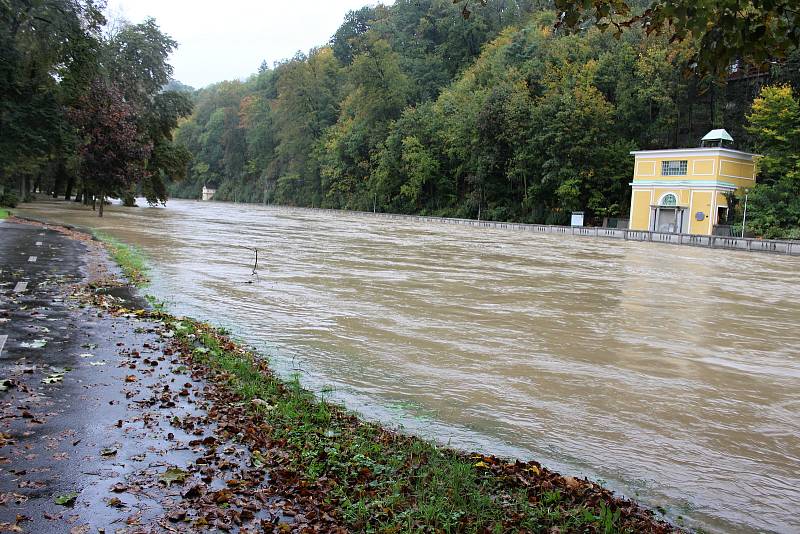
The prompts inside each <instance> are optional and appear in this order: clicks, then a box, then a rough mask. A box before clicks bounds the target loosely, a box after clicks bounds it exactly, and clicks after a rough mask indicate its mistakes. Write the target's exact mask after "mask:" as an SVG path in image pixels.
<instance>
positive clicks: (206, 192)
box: [202, 186, 217, 201]
mask: <svg viewBox="0 0 800 534" xmlns="http://www.w3.org/2000/svg"><path fill="white" fill-rule="evenodd" d="M216 192H217V190H216V189H209V188H208V187H206V186H203V196H202V200H203V201H208V200H211V199H212V198H214V194H215V193H216Z"/></svg>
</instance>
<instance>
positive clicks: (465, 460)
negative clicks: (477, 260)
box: [159, 314, 673, 533]
mask: <svg viewBox="0 0 800 534" xmlns="http://www.w3.org/2000/svg"><path fill="white" fill-rule="evenodd" d="M159 317H160V318H161V320H164V321H165V322H166V324H167V326H168V327H169V328H170V329H172V330H173V331H174V332H175V335H176V340H177V342H178V343H180V344H181V345H182V347H181V350H182V351H183V352H184V353H185V354H187V353H188V354H191V359H192V364H193V365H194V366H206V367H209V368H212V369H214V370H216V371H217V372H218V373H217V374H216V375H215V376H218V377H223V381H224V382H225V387H227V388H229V389H230V390H231V391H232V392H233V393H234V394H235V398H236V399H240V400H241V401H242V402H244V403H245V405H247V406H249V407H250V410H251V411H252V412H255V415H256V416H257V419H258V420H259V421H263V422H265V423H267V428H269V429H270V430H269V435H268V436H262V437H260V438H259V439H266V440H267V441H265V442H263V443H269V444H270V445H269V446H271V447H275V446H276V444H277V446H278V447H280V449H281V450H282V451H283V453H284V454H283V456H284V457H285V462H283V463H282V464H281V466H280V467H281V469H289V470H290V471H292V472H294V473H295V474H296V475H297V476H298V477H299V478H300V479H301V480H302V481H303V484H304V485H305V487H306V488H307V489H308V490H309V491H317V492H319V493H320V499H321V500H323V501H324V502H325V503H327V504H329V505H332V506H334V507H335V509H336V510H337V516H338V518H339V520H341V521H342V522H343V523H344V524H345V525H346V526H347V528H348V529H350V530H351V531H359V532H445V533H451V532H475V533H477V532H490V533H493V532H497V533H505V532H548V533H552V532H602V533H612V532H659V533H661V532H671V531H673V527H671V526H670V525H667V524H666V523H663V522H659V521H657V520H656V519H655V518H654V517H653V515H652V513H651V512H649V511H647V510H644V509H642V508H640V507H639V506H637V505H636V504H634V503H632V502H630V501H627V500H622V499H617V498H615V497H614V496H613V495H612V493H611V492H609V491H608V490H605V489H604V488H602V487H600V486H599V485H597V484H595V483H593V482H589V481H586V480H577V479H574V478H572V477H562V476H561V475H559V474H558V473H555V472H552V471H550V470H548V469H546V468H544V467H542V466H541V465H540V464H538V463H536V462H519V461H507V460H503V459H499V458H496V457H494V456H487V455H479V454H474V455H469V454H466V453H463V452H460V451H457V450H453V449H450V448H443V447H440V446H438V445H436V444H435V443H432V442H429V441H426V440H423V439H420V438H416V437H413V436H407V435H403V434H398V433H396V432H393V431H389V430H387V429H384V428H382V427H380V426H378V425H376V424H372V423H367V422H364V421H362V420H360V419H359V418H358V417H356V416H355V415H353V414H352V413H349V412H348V411H347V410H345V409H344V408H342V407H341V406H338V405H335V404H331V403H329V402H327V401H325V399H324V398H317V397H315V396H314V395H313V394H312V393H310V392H309V391H306V390H304V389H303V388H302V387H301V385H300V382H299V380H298V378H297V377H294V379H292V380H290V381H283V380H281V379H280V378H278V377H276V376H275V375H274V374H273V372H272V371H271V370H270V368H269V367H268V365H267V363H266V362H265V361H264V360H263V359H261V358H259V357H258V355H256V354H255V353H253V352H250V351H248V350H246V349H244V348H242V347H241V346H240V345H237V344H236V343H234V342H232V341H231V340H230V339H229V338H228V337H227V336H226V335H225V333H224V332H221V331H218V330H216V329H214V328H213V327H212V326H209V325H207V324H203V323H199V322H196V321H193V320H189V319H176V318H174V317H171V316H169V315H168V314H159ZM263 443H262V444H261V446H267V445H264V444H263ZM248 445H250V446H251V449H252V446H253V445H254V444H253V443H250V444H248ZM255 445H258V444H255ZM252 452H253V454H254V455H255V456H256V457H258V455H259V454H260V451H259V449H258V448H255V449H254V450H253V451H252Z"/></svg>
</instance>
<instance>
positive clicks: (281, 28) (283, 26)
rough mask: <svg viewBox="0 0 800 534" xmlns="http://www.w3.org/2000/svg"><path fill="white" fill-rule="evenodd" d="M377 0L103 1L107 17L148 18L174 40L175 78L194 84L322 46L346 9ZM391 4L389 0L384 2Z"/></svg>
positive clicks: (244, 72) (242, 74)
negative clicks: (106, 6)
mask: <svg viewBox="0 0 800 534" xmlns="http://www.w3.org/2000/svg"><path fill="white" fill-rule="evenodd" d="M375 3H377V2H376V0H317V1H312V0H260V1H259V0H108V10H107V12H106V14H107V16H108V18H109V19H112V18H117V17H119V16H122V17H123V18H125V19H127V20H128V21H130V22H133V23H137V22H141V21H142V20H144V19H145V18H146V17H148V16H151V17H154V18H155V19H156V22H158V25H159V26H160V27H161V30H162V31H163V32H165V33H167V34H168V35H170V36H171V37H172V38H173V39H175V40H176V41H178V50H177V51H176V52H175V53H174V54H173V56H172V58H171V61H170V63H171V64H172V66H173V67H175V73H174V75H173V76H174V78H175V79H176V80H179V81H181V82H183V83H185V84H188V85H191V86H194V87H196V88H200V87H203V86H205V85H208V84H210V83H214V82H218V81H222V80H231V79H238V78H243V77H246V76H248V75H250V74H252V73H254V72H256V71H257V70H258V66H259V65H260V64H261V61H262V60H267V63H268V64H269V65H270V66H271V65H272V63H273V62H274V61H278V60H281V59H285V58H288V57H291V56H293V55H294V53H295V52H297V51H298V50H302V51H303V52H307V51H308V50H309V49H310V48H312V47H314V46H319V45H322V44H325V43H326V42H327V41H328V39H330V37H331V36H332V35H333V33H334V32H335V31H336V29H337V28H338V27H339V25H340V24H341V23H342V21H343V20H344V16H345V13H347V11H349V10H351V9H358V8H360V7H362V6H364V5H374V4H375ZM383 3H384V4H391V3H392V1H391V0H384V1H383Z"/></svg>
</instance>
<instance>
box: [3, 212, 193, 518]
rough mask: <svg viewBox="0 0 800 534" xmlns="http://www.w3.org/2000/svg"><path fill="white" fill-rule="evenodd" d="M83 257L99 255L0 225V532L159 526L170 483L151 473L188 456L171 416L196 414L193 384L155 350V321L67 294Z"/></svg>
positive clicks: (78, 277)
mask: <svg viewBox="0 0 800 534" xmlns="http://www.w3.org/2000/svg"><path fill="white" fill-rule="evenodd" d="M88 261H107V260H100V259H98V256H97V255H95V256H94V257H92V256H91V255H88V256H87V246H86V245H85V244H84V243H82V242H79V241H75V240H72V239H69V238H68V237H66V236H64V235H62V234H60V233H59V232H56V231H54V230H50V229H46V228H41V227H36V226H28V225H21V224H15V223H10V222H0V381H2V382H0V383H2V384H4V386H5V387H4V388H0V389H4V390H5V391H2V392H0V531H4V530H9V529H13V528H15V527H18V528H21V529H23V531H25V532H36V533H48V532H72V533H78V534H80V533H85V532H98V531H99V532H120V533H123V532H128V533H132V532H150V531H157V530H162V529H161V528H160V527H159V526H158V522H157V521H158V520H159V518H160V517H161V515H162V514H163V510H164V509H163V507H162V505H163V504H164V503H165V502H167V503H168V502H170V500H171V499H175V498H177V499H179V498H180V496H179V491H180V490H179V489H173V488H166V487H165V485H164V484H163V483H159V480H158V477H159V476H160V474H162V473H164V471H165V470H166V469H167V468H169V467H171V466H186V465H187V464H189V463H191V462H193V461H194V460H195V459H196V458H197V456H198V454H199V451H198V450H196V449H193V448H192V447H190V446H189V445H188V442H189V441H191V440H193V439H197V438H198V434H199V433H194V434H193V435H190V434H187V433H186V432H184V431H183V430H181V429H180V428H176V427H175V426H172V425H171V424H170V421H171V420H173V418H175V417H177V418H180V419H181V420H186V419H187V418H202V416H203V413H204V412H203V410H202V406H201V405H202V401H199V398H200V395H199V392H200V389H201V387H200V386H202V384H197V383H194V382H193V381H192V379H191V377H190V376H188V375H186V374H185V370H184V369H185V368H183V367H182V366H181V365H180V362H179V361H177V360H171V359H170V357H169V356H164V354H163V352H162V350H161V349H162V348H163V346H164V344H165V343H164V342H165V339H163V338H162V336H161V334H162V333H163V332H162V329H161V328H160V325H159V324H158V323H152V322H150V323H148V322H145V321H138V320H134V319H132V318H130V317H129V318H124V317H113V316H111V315H110V314H107V313H103V312H101V311H99V310H98V309H97V308H94V307H86V306H84V305H82V304H80V302H78V301H77V300H75V299H72V298H70V297H69V290H68V288H69V287H70V285H71V284H75V283H77V282H81V281H85V279H86V277H87V276H88V273H89V271H90V269H88V266H87V265H86V263H87V262H88ZM20 282H21V283H22V285H20ZM127 305H128V306H133V304H131V303H128V304H127ZM186 386H188V387H189V388H190V389H189V391H191V394H190V395H188V396H182V397H178V395H177V394H176V395H174V401H171V400H169V399H171V398H172V395H171V394H170V393H169V392H171V391H177V390H179V389H181V388H184V387H186ZM165 392H168V393H166V397H165ZM165 398H167V400H168V402H166V403H165V402H164V399H165ZM115 490H116V491H115ZM73 492H74V493H77V497H76V498H75V500H74V503H72V504H71V505H67V506H64V505H60V504H58V503H57V502H56V501H57V500H58V498H59V497H62V496H65V495H69V494H70V493H73ZM162 521H163V520H162Z"/></svg>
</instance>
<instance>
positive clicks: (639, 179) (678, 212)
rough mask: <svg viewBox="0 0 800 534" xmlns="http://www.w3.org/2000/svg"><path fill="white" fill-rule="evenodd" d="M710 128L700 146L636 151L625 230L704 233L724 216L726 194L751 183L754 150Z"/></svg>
mask: <svg viewBox="0 0 800 534" xmlns="http://www.w3.org/2000/svg"><path fill="white" fill-rule="evenodd" d="M732 143H733V138H731V136H730V135H729V134H728V132H726V131H725V130H713V131H711V132H709V133H708V134H707V135H706V136H705V137H703V141H702V144H701V147H700V148H681V149H674V150H642V151H637V152H631V154H632V155H634V156H635V157H636V162H635V166H634V174H633V182H631V187H632V188H633V192H632V195H631V214H630V226H629V228H630V229H631V230H651V231H654V232H670V233H682V234H705V235H710V234H712V233H713V231H714V225H716V224H721V223H722V224H724V222H725V221H726V219H727V215H728V214H727V212H728V201H727V199H726V197H725V194H726V193H729V192H732V191H736V190H737V189H742V188H745V189H746V188H751V187H753V186H754V185H755V183H756V179H755V164H754V158H755V155H754V154H748V153H747V152H742V151H740V150H733V149H731V148H728V146H729V145H730V144H732Z"/></svg>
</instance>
